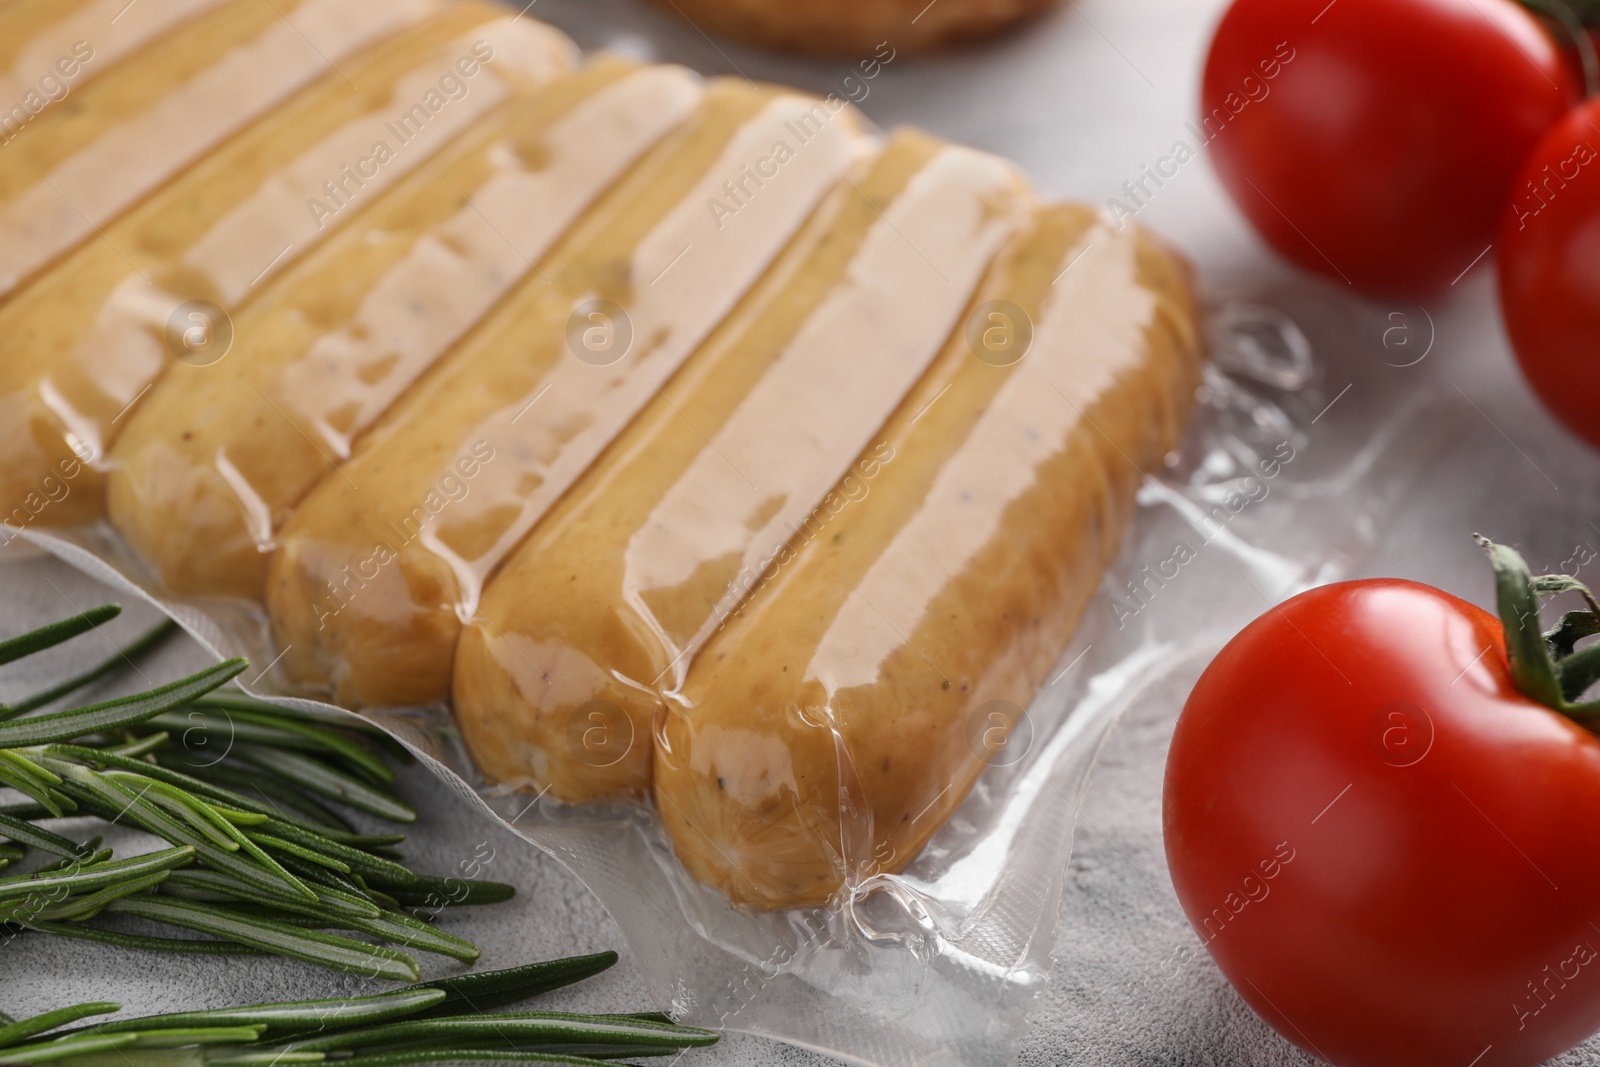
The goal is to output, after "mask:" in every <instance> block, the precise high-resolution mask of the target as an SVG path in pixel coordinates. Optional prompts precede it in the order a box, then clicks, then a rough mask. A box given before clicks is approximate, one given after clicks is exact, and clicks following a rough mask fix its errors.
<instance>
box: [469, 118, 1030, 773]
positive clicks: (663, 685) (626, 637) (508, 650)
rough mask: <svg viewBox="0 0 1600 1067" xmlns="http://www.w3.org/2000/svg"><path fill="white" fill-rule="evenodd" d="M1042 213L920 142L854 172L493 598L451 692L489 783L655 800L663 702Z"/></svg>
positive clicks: (992, 178)
mask: <svg viewBox="0 0 1600 1067" xmlns="http://www.w3.org/2000/svg"><path fill="white" fill-rule="evenodd" d="M1027 204H1028V195H1027V193H1026V190H1025V189H1024V188H1023V187H1022V185H1021V183H1020V182H1019V181H1018V179H1017V178H1016V177H1015V175H1014V174H1013V173H1012V172H1011V171H1010V169H1009V168H1008V167H1007V166H1006V165H1005V164H1003V163H1001V162H1000V161H999V160H996V159H993V158H992V157H987V156H982V155H980V154H978V153H975V152H971V151H969V150H967V149H959V148H953V147H951V146H948V145H944V144H941V143H940V142H937V141H935V140H933V139H932V138H929V137H926V136H923V135H921V134H915V133H903V134H898V135H896V136H895V137H893V138H892V139H891V140H890V141H889V143H888V145H887V147H886V148H885V150H884V151H883V152H882V153H881V154H880V155H878V156H876V157H875V158H872V159H869V160H863V161H862V162H861V163H859V164H858V165H857V167H856V173H855V174H853V175H852V176H851V177H850V179H849V180H848V181H846V182H844V183H841V184H840V185H839V187H838V188H836V189H835V191H834V193H833V194H832V195H831V196H830V198H829V200H828V202H827V203H825V204H824V206H823V207H822V208H821V209H819V211H818V212H817V213H816V215H815V216H814V217H813V219H812V220H811V222H810V224H809V225H808V226H807V228H806V230H805V231H803V232H802V233H801V235H800V236H799V237H798V238H797V239H796V241H795V242H794V243H793V244H792V245H791V246H790V247H789V249H788V250H787V251H786V252H785V254H784V258H783V259H782V260H781V261H780V262H779V263H778V264H776V265H775V266H774V267H773V269H772V271H771V272H769V274H768V276H767V278H766V279H764V281H763V283H762V285H761V287H760V288H759V289H758V290H757V291H756V292H754V293H752V294H751V296H750V297H749V298H748V299H747V300H746V301H745V302H744V303H743V304H742V305H741V307H740V308H739V309H738V310H737V311H736V312H735V313H734V314H733V315H732V316H730V318H729V320H728V321H727V322H726V323H725V324H724V325H723V326H722V327H721V328H720V329H719V330H718V332H717V334H716V335H714V336H713V337H712V338H711V339H710V340H709V341H708V342H707V344H706V345H705V346H703V348H702V350H701V351H700V352H698V353H696V355H695V356H694V357H693V359H692V360H691V361H690V362H689V363H688V364H686V365H685V368H684V370H683V371H682V372H681V373H680V374H679V375H677V376H676V377H675V378H674V379H673V381H672V382H671V383H669V384H668V385H667V386H665V387H664V388H663V390H662V393H661V395H660V396H659V397H658V398H656V399H655V400H654V401H653V402H652V404H651V406H650V407H648V408H646V409H645V411H643V412H641V414H640V416H639V417H638V418H637V419H636V420H635V421H634V423H633V424H632V425H630V426H629V428H628V429H627V430H626V431H625V432H624V433H623V435H622V436H621V437H619V439H618V440H617V441H616V442H615V443H614V444H613V445H612V446H611V447H610V448H609V449H608V450H607V453H606V455H605V457H604V458H603V459H602V460H601V461H600V462H598V463H597V464H596V465H595V466H594V467H592V468H591V469H590V470H589V471H588V472H587V473H585V475H584V476H583V478H582V479H581V480H580V481H579V482H578V483H577V484H576V485H575V486H574V487H573V488H572V489H570V490H569V491H568V493H567V495H566V496H565V498H564V499H563V500H562V502H561V504H560V505H559V506H558V508H557V509H556V510H555V511H554V512H553V513H552V514H551V515H550V516H549V517H548V518H547V519H546V520H545V521H544V522H543V523H541V524H540V525H539V526H538V527H536V529H535V531H534V533H533V534H531V535H530V537H529V538H528V540H527V541H525V542H524V543H523V544H522V546H521V547H520V548H519V549H518V550H517V551H516V552H515V553H514V554H513V555H512V557H511V559H510V560H509V561H508V562H507V563H506V564H505V566H504V568H503V569H502V570H501V571H500V572H499V573H498V574H497V575H496V577H495V578H494V579H493V580H492V581H491V582H490V583H489V586H488V588H487V590H486V591H485V594H484V599H483V602H482V604H481V605H480V607H479V611H478V613H477V614H476V615H475V616H474V617H473V619H472V621H471V622H470V623H469V625H468V628H467V630H466V631H465V632H464V635H463V637H462V640H461V645H460V648H459V649H458V652H457V656H458V662H457V667H456V672H455V677H456V685H455V693H454V697H455V699H454V706H455V708H456V711H457V721H458V722H459V723H460V725H461V728H462V730H463V732H464V734H465V736H466V738H467V741H468V743H469V744H470V745H471V746H472V748H473V750H474V751H475V752H477V753H478V754H479V759H480V764H481V766H483V768H484V769H485V771H486V772H488V773H489V774H491V775H492V776H493V777H495V778H497V779H500V780H504V781H522V782H526V783H527V784H528V786H529V787H530V788H534V789H538V788H543V787H544V786H546V785H548V786H549V787H550V789H551V790H552V795H554V796H557V797H560V798H561V799H563V800H568V801H585V800H593V799H597V798H604V797H608V796H616V795H624V794H631V795H635V796H641V795H643V794H644V792H645V790H646V789H647V787H648V785H649V776H650V745H651V732H652V730H653V723H654V718H655V713H656V709H657V707H658V705H659V702H660V693H662V692H664V691H668V690H670V689H672V688H675V685H676V682H677V680H679V679H681V677H682V673H683V669H684V668H685V667H686V666H687V664H688V662H689V661H690V660H691V659H692V657H693V653H694V651H695V650H696V649H697V648H698V647H699V645H700V644H702V643H703V641H704V639H705V637H706V636H708V635H709V632H710V631H711V630H712V629H713V628H714V627H715V624H716V622H717V619H718V618H719V615H720V614H725V610H724V609H723V607H722V605H723V604H725V603H728V602H729V601H730V600H731V601H732V602H734V603H736V602H737V600H738V596H739V595H740V594H742V593H743V592H744V591H745V590H747V589H748V588H749V585H750V581H749V580H745V575H746V574H748V573H749V572H750V571H751V570H752V569H754V570H759V569H760V568H761V566H762V565H763V562H764V560H765V559H766V558H767V557H770V556H771V555H773V554H774V553H775V552H776V551H777V550H778V549H779V548H781V547H782V545H783V543H784V542H785V541H786V540H787V539H788V536H789V533H790V531H791V530H793V529H795V528H797V527H798V526H799V525H800V524H801V523H802V522H805V521H808V516H810V514H811V513H813V512H816V511H818V510H819V509H822V508H823V507H824V504H823V501H824V499H825V498H826V497H827V496H828V495H829V494H830V491H831V490H832V488H833V486H834V485H835V484H836V483H837V481H838V480H839V479H840V477H841V476H843V475H844V474H845V473H846V472H847V471H849V470H850V469H851V466H852V464H854V463H855V462H856V459H857V454H858V453H859V452H861V451H862V450H863V449H864V448H866V447H867V446H868V445H869V443H870V436H871V435H872V434H873V433H874V432H876V430H877V428H878V427H879V426H880V425H882V423H883V421H884V420H885V419H886V418H887V417H888V415H889V413H890V412H892V411H893V410H894V408H895V407H896V406H897V405H898V404H899V403H900V401H901V400H902V398H903V397H904V395H905V393H906V392H907V390H909V389H910V387H911V386H912V384H913V383H914V382H915V381H916V380H917V379H918V378H919V377H920V376H921V374H922V372H923V371H924V370H925V369H926V367H927V365H928V363H929V362H930V361H931V360H932V359H933V357H934V356H935V355H936V354H937V352H938V351H939V349H940V347H941V346H942V345H943V342H944V339H945V337H946V336H948V334H949V332H950V330H951V328H952V327H953V325H954V324H955V322H956V320H957V319H958V318H959V317H960V315H961V313H962V311H963V310H964V308H965V305H966V299H967V296H968V294H969V293H970V292H971V291H972V287H973V286H974V285H975V284H976V281H977V278H978V275H979V274H980V273H981V272H982V271H983V269H984V267H985V266H986V265H987V264H988V262H989V260H990V259H991V257H992V256H993V254H994V252H995V250H996V248H997V247H998V246H999V244H1000V243H1001V242H1002V241H1003V240H1004V239H1005V238H1006V237H1007V236H1008V235H1009V234H1010V233H1011V231H1012V230H1013V229H1014V228H1015V227H1016V225H1017V224H1018V223H1019V222H1020V221H1021V219H1022V218H1023V217H1024V216H1025V214H1026V210H1027ZM919 250H921V252H923V253H924V254H925V257H926V258H925V257H924V255H923V254H919ZM730 593H732V594H733V596H732V597H730V595H729V594H730Z"/></svg>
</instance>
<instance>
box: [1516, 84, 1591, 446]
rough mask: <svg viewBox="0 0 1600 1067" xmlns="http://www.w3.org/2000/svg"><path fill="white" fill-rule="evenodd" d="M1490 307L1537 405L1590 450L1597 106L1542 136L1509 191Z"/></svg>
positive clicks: (1577, 113) (1585, 107) (1579, 110)
mask: <svg viewBox="0 0 1600 1067" xmlns="http://www.w3.org/2000/svg"><path fill="white" fill-rule="evenodd" d="M1500 308H1501V311H1502V313H1503V315H1504V318H1505V323H1506V332H1507V333H1508V334H1509V335H1510V338H1511V347H1512V349H1513V350H1514V351H1515V352H1516V354H1517V362H1518V363H1519V364H1520V365H1521V367H1522V373H1523V375H1524V376H1525V377H1526V378H1527V379H1528V383H1529V384H1530V385H1532V386H1533V388H1534V391H1535V392H1537V393H1538V394H1539V399H1541V400H1543V401H1544V403H1545V406H1546V407H1548V408H1549V409H1550V410H1551V411H1552V412H1554V413H1555V414H1556V416H1557V417H1559V418H1560V419H1561V421H1562V422H1564V423H1566V425H1567V427H1568V428H1569V429H1571V430H1572V431H1573V432H1574V433H1576V434H1577V435H1578V436H1580V437H1582V438H1584V439H1585V440H1586V441H1588V442H1589V443H1590V444H1592V445H1595V446H1596V447H1600V100H1592V101H1590V102H1588V103H1587V104H1584V105H1582V106H1580V107H1578V108H1575V109H1574V110H1573V111H1572V112H1571V114H1569V115H1568V116H1567V118H1566V119H1564V120H1563V121H1562V122H1561V123H1560V124H1559V125H1558V126H1556V128H1555V129H1553V130H1551V131H1550V133H1549V134H1548V135H1547V136H1546V137H1545V138H1544V140H1542V141H1540V142H1539V146H1538V147H1537V148H1535V149H1534V151H1533V154H1532V155H1531V156H1529V157H1528V160H1527V162H1526V163H1525V164H1524V165H1523V168H1522V172H1521V173H1520V174H1519V175H1518V176H1517V180H1516V183H1515V184H1514V185H1513V186H1512V196H1511V201H1510V204H1509V205H1508V207H1507V209H1506V212H1505V218H1504V221H1503V222H1502V224H1501V227H1500Z"/></svg>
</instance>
